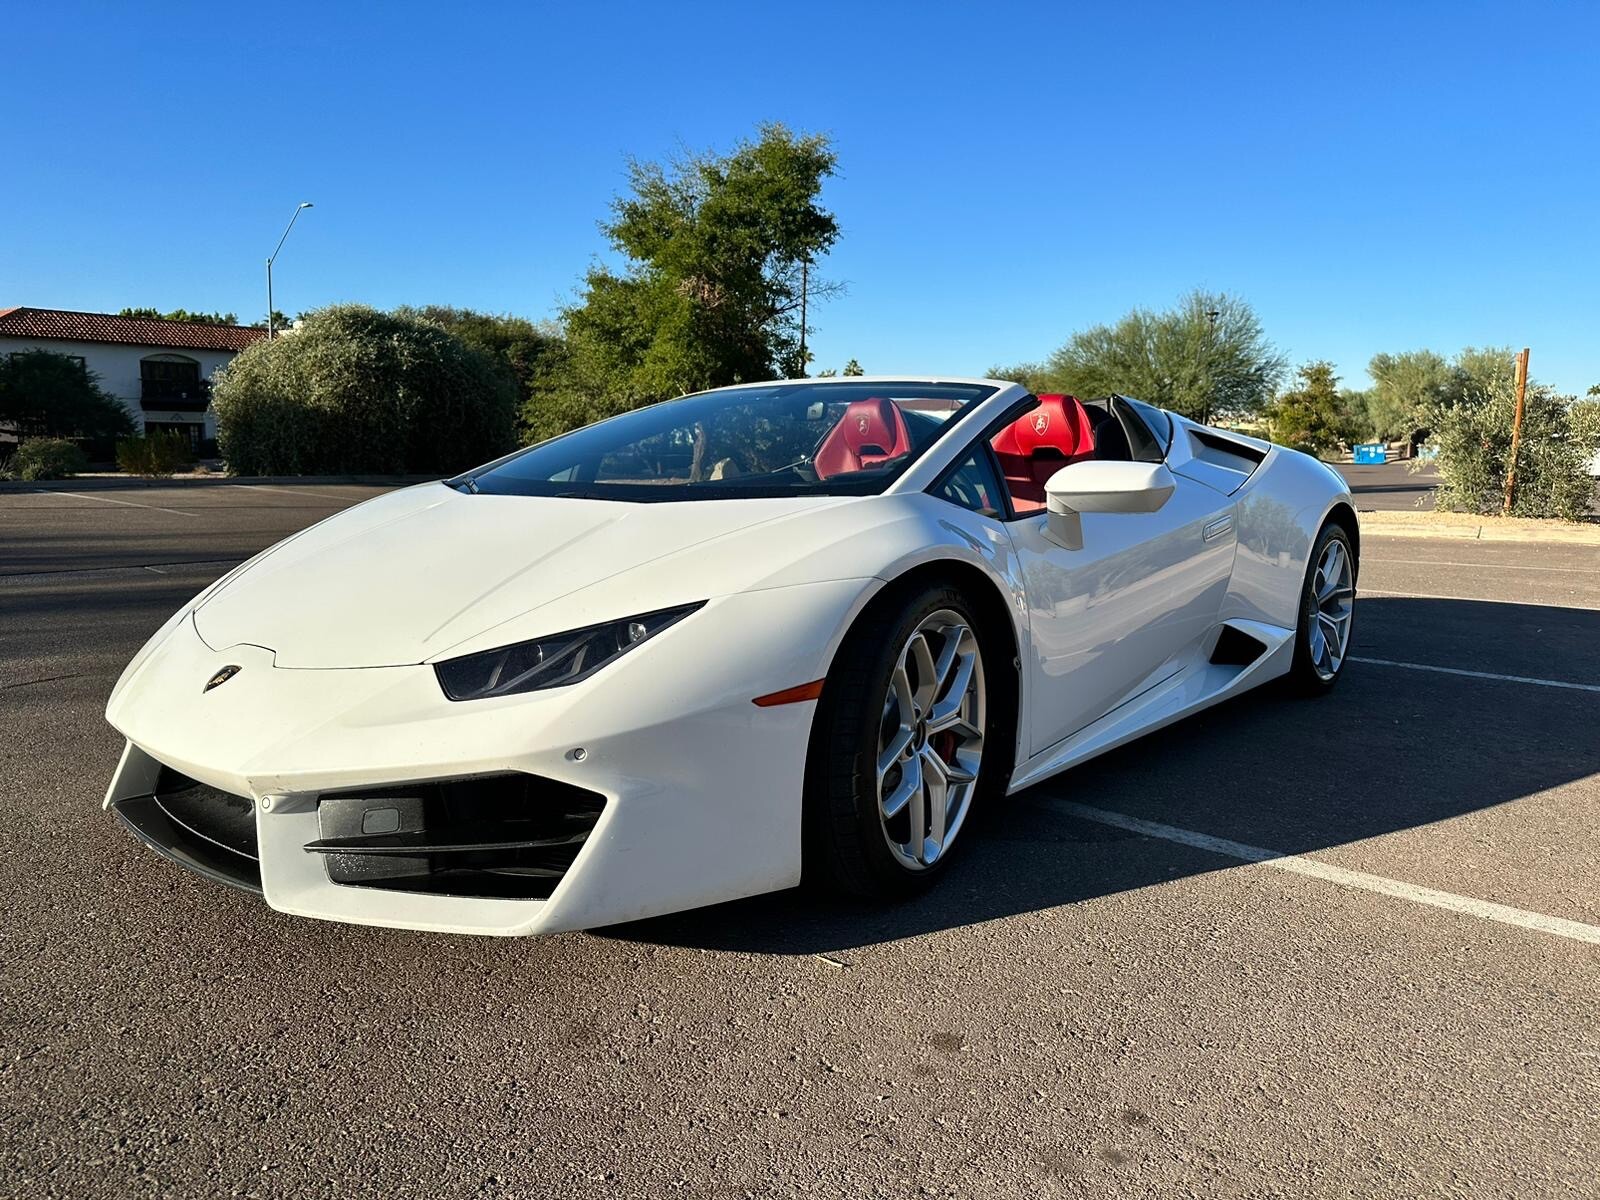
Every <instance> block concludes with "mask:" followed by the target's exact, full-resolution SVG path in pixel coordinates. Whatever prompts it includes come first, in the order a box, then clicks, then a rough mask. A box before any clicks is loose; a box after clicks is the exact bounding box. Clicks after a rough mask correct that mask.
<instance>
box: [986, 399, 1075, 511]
mask: <svg viewBox="0 0 1600 1200" xmlns="http://www.w3.org/2000/svg"><path fill="white" fill-rule="evenodd" d="M990 445H991V446H993V447H994V452H995V456H996V457H997V458H999V460H1000V469H1001V470H1002V471H1004V472H1005V476H1006V487H1007V489H1008V490H1009V491H1010V492H1011V502H1012V504H1013V505H1014V506H1015V507H1016V509H1017V510H1018V511H1019V512H1034V511H1036V510H1038V509H1041V508H1043V507H1044V485H1045V484H1046V483H1048V482H1049V480H1050V476H1052V475H1054V474H1055V473H1056V472H1057V471H1059V470H1060V469H1061V468H1062V467H1064V466H1066V465H1068V464H1069V463H1075V462H1081V461H1082V460H1084V459H1086V458H1093V457H1094V427H1093V426H1092V425H1091V424H1090V423H1089V414H1088V412H1087V411H1086V410H1085V409H1084V407H1083V405H1082V404H1080V403H1079V402H1078V398H1077V397H1076V396H1040V397H1039V407H1038V408H1035V409H1033V410H1032V411H1030V412H1026V413H1023V414H1022V416H1020V417H1018V418H1017V419H1016V420H1015V421H1013V422H1012V423H1011V424H1009V425H1007V426H1006V427H1005V428H1004V429H1002V430H1001V431H1000V432H999V433H997V434H996V435H995V436H994V440H993V441H991V442H990Z"/></svg>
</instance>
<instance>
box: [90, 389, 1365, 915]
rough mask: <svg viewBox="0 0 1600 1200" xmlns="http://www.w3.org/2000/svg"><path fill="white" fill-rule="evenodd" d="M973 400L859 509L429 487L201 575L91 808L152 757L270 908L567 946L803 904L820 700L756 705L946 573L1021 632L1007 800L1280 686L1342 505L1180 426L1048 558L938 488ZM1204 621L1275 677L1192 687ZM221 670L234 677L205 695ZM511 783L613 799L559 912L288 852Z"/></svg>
mask: <svg viewBox="0 0 1600 1200" xmlns="http://www.w3.org/2000/svg"><path fill="white" fill-rule="evenodd" d="M896 378H897V379H899V378H903V377H896ZM810 382H812V383H815V381H810ZM849 382H852V383H858V382H861V381H860V380H851V381H849ZM868 382H871V381H870V380H868ZM947 382H961V381H947ZM989 382H990V383H991V386H997V390H996V391H995V393H994V394H993V395H991V396H989V397H988V398H987V399H985V400H983V401H981V402H979V403H978V404H976V405H975V406H973V408H972V410H971V411H970V412H966V413H963V414H962V415H961V417H960V419H959V420H958V421H956V422H954V423H953V425H952V428H951V429H950V430H949V431H947V432H946V434H945V435H944V436H942V437H941V438H940V439H939V440H938V441H936V442H934V443H933V445H932V446H931V447H930V448H929V449H928V450H927V451H926V452H925V453H923V454H922V455H921V456H920V457H919V458H917V459H916V460H915V461H914V462H913V463H912V465H911V466H910V468H909V469H907V470H906V471H905V472H904V473H903V474H902V475H901V476H900V477H899V478H898V479H897V480H895V482H894V483H892V484H891V485H890V486H889V487H888V488H886V489H885V491H884V492H883V493H882V494H880V495H875V496H861V497H841V496H813V497H801V498H772V499H742V500H741V499H726V500H696V501H685V502H665V503H624V502H618V501H602V500H582V499H567V498H540V497H531V496H505V495H489V494H484V495H467V494H464V493H462V492H459V491H456V490H455V489H453V488H450V487H446V486H444V485H442V484H424V485H419V486H417V487H412V488H407V489H403V490H400V491H396V492H392V493H388V494H386V495H384V496H381V497H379V498H377V499H374V500H371V501H368V502H367V503H365V504H362V505H360V506H357V507H355V508H353V509H350V510H347V511H346V512H344V513H341V514H339V515H337V516H335V517H332V518H329V519H328V520H326V521H323V522H321V523H320V524H318V525H316V526H313V527H311V528H309V529H307V530H305V531H302V532H301V533H300V534H297V535H295V536H294V537H292V538H290V539H288V540H287V541H285V542H283V543H280V544H279V545H278V546H276V547H273V548H272V549H269V550H268V551H265V552H263V554H261V555H258V556H257V557H256V558H255V559H253V560H251V562H249V563H246V564H244V566H242V567H240V568H238V569H236V570H235V571H234V572H232V573H230V574H229V575H228V576H225V577H224V578H223V579H221V580H219V581H218V582H217V583H215V584H213V585H212V586H211V587H210V588H208V589H207V590H206V591H205V592H203V593H201V595H200V596H198V597H196V599H195V600H194V601H191V603H190V604H189V605H187V606H185V608H184V609H183V610H181V611H180V612H179V613H178V614H175V616H174V618H173V619H172V620H170V621H169V622H168V623H167V624H166V625H165V626H163V627H162V629H161V630H160V631H158V632H157V634H156V635H155V636H154V637H152V638H151V639H150V641H149V643H147V645H146V646H145V647H144V649H142V650H141V651H140V652H139V654H138V655H137V656H136V657H135V658H134V660H133V661H132V662H131V663H130V664H129V666H128V668H127V669H126V670H125V671H124V673H123V675H122V678H121V679H120V680H119V681H118V683H117V685H116V688H115V689H114V690H113V692H112V695H111V698H110V701H109V703H108V705H107V719H108V720H109V721H110V722H111V724H112V725H113V726H115V727H116V728H117V729H118V730H119V731H120V732H121V733H122V734H123V735H124V736H125V737H126V738H127V739H128V747H127V749H126V750H125V752H124V755H123V760H122V763H121V764H120V765H119V767H118V770H117V773H116V775H115V776H114V777H113V779H112V782H111V785H110V787H109V789H108V791H107V795H106V804H107V806H112V805H116V804H118V803H120V802H123V801H126V800H128V799H129V798H131V797H137V796H141V795H145V794H147V793H148V792H150V790H151V789H152V788H153V786H154V780H155V772H156V771H157V769H158V766H157V764H164V765H166V766H167V767H169V768H171V769H172V770H173V771H177V772H181V773H182V774H183V775H187V776H189V777H190V778H191V779H193V780H197V781H199V782H200V783H202V784H205V785H208V786H210V787H213V788H216V789H219V790H221V791H223V792H227V793H230V794H232V795H236V796H241V797H248V798H249V799H250V800H251V802H252V803H253V805H254V812H255V825H256V835H257V841H258V844H259V849H260V874H261V885H262V891H263V894H264V896H265V899H266V900H267V902H268V903H269V904H270V905H271V906H272V907H274V908H277V909H280V910H282V911H285V912H290V913H295V914H299V915H305V916H313V917H321V918H326V919H332V920H342V921H352V922H359V923H366V924H373V925H388V926H401V927H407V928H418V929H430V930H442V931H450V932H473V933H494V934H527V933H539V932H551V931H556V930H566V929H578V928H587V927H592V926H596V925H604V924H611V923H615V922H620V921H627V920H633V919H637V918H641V917H646V916H651V915H655V914H659V913H664V912H670V911H675V910H678V909H683V908H690V907H695V906H699V905H705V904H714V903H718V902H720V901H725V900H731V899H735V898H739V897H743V896H749V895H753V894H757V893H761V892H766V891H772V890H776V889H780V888H785V887H789V886H792V885H794V884H795V883H797V882H798V881H799V879H800V875H801V869H802V861H801V811H802V784H803V777H804V773H805V763H806V757H807V752H808V748H809V741H810V734H811V725H812V718H813V715H814V712H815V709H816V704H815V703H814V702H811V701H807V702H804V703H786V704H780V705H775V706H770V707H769V706H758V705H756V704H755V703H753V700H754V699H755V698H756V697H759V696H765V695H768V694H770V693H775V692H779V691H782V690H783V689H787V688H792V687H795V686H797V685H801V684H806V683H809V682H811V681H817V680H821V679H822V678H823V677H824V676H826V675H827V673H828V671H829V668H830V666H831V665H832V663H833V660H834V656H835V653H836V651H837V649H838V647H839V645H840V643H841V641H842V640H843V638H844V636H845V634H846V633H847V631H848V629H849V627H850V625H851V623H852V622H853V621H854V620H855V618H856V617H857V616H858V615H859V614H860V612H861V611H862V609H863V608H864V607H865V606H867V605H868V604H869V603H870V602H871V601H872V599H873V597H874V596H876V595H877V594H878V593H879V592H880V591H881V590H882V589H883V588H885V587H886V586H888V585H889V584H890V583H891V582H892V581H894V580H897V579H899V578H901V577H902V576H904V575H905V574H906V573H907V572H909V571H914V570H918V569H920V568H926V567H929V566H931V565H938V564H943V566H942V567H941V569H944V570H951V569H958V568H959V569H963V570H965V571H967V572H968V573H969V574H968V575H966V576H963V577H962V578H963V579H968V580H971V581H973V584H974V586H976V584H977V581H978V580H979V579H980V578H981V579H982V580H985V581H986V584H985V586H988V587H991V588H992V589H993V592H994V598H995V599H996V600H997V601H998V605H997V606H996V607H997V608H998V607H1000V606H1003V607H1004V610H1005V611H1006V612H1007V613H1008V614H1009V620H1010V628H1009V630H1007V633H1008V635H1009V637H1010V638H1011V639H1012V640H1013V641H1014V643H1015V645H1016V647H1017V656H1018V660H1019V663H1020V669H1019V672H1018V675H1019V678H1018V679H1017V684H1016V686H1017V689H1018V695H1019V700H1018V704H1019V720H1018V722H1017V724H1018V728H1017V744H1016V747H1015V760H1014V761H1015V768H1014V771H1013V774H1012V777H1011V780H1010V790H1012V791H1015V790H1018V789H1020V788H1023V787H1026V786H1028V785H1029V784H1032V783H1035V782H1038V781H1039V780H1041V779H1044V778H1046V777H1047V776H1049V775H1051V774H1053V773H1055V772H1057V771H1060V770H1063V769H1065V768H1066V767H1068V766H1071V765H1073V764H1074V763H1077V762H1081V761H1082V760H1084V759H1085V758H1088V757H1091V756H1092V755H1094V754H1097V753H1100V752H1103V751H1104V750H1107V749H1110V748H1111V747H1113V746H1115V745H1119V744H1121V743H1122V742H1125V741H1127V740H1129V739H1131V738H1133V737H1137V736H1139V735H1140V734H1142V733H1146V732H1150V731H1151V730H1153V729H1157V728H1160V727H1161V726H1163V725H1165V724H1168V723H1170V722H1172V721H1174V720H1177V719H1180V718H1181V717H1183V716H1186V715H1188V714H1190V713H1193V712H1196V711H1198V710H1200V709H1201V708H1204V707H1206V706H1208V705H1210V704H1214V703H1217V702H1218V701H1220V700H1222V699H1225V698H1227V697H1228V696H1231V695H1234V694H1237V693H1238V692H1239V691H1242V690H1244V689H1245V688H1248V687H1252V686H1254V685H1256V684H1258V683H1261V682H1264V681H1265V680H1267V679H1269V678H1272V677H1274V676H1276V675H1279V674H1282V673H1283V672H1284V671H1285V670H1287V669H1288V665H1289V657H1290V655H1291V654H1292V650H1293V645H1292V639H1293V633H1294V629H1295V624H1296V619H1297V613H1298V605H1299V596H1300V588H1301V585H1302V581H1303V579H1304V577H1305V571H1306V564H1307V558H1308V555H1309V553H1310V548H1311V545H1312V542H1313V540H1314V539H1315V537H1316V535H1317V532H1318V530H1319V529H1320V528H1321V526H1322V524H1323V522H1324V521H1325V520H1326V519H1327V517H1328V515H1329V513H1330V511H1331V510H1332V509H1333V508H1334V507H1335V506H1337V505H1345V506H1347V507H1352V506H1350V497H1349V493H1348V490H1347V489H1346V488H1345V485H1344V483H1343V481H1342V480H1341V479H1340V478H1339V477H1338V476H1337V475H1336V474H1334V473H1333V472H1332V471H1330V470H1329V469H1328V468H1325V467H1323V466H1322V465H1321V464H1319V463H1317V462H1315V461H1314V460H1312V459H1310V458H1307V457H1305V456H1302V455H1298V454H1295V453H1293V452H1292V451H1287V450H1283V449H1280V448H1277V447H1272V446H1269V445H1268V444H1266V443H1259V442H1254V441H1251V440H1248V439H1235V440H1236V441H1239V442H1241V443H1243V444H1245V445H1247V446H1248V447H1250V448H1252V450H1253V451H1254V452H1256V453H1258V454H1261V455H1264V457H1263V458H1262V461H1261V463H1260V465H1259V466H1258V467H1256V469H1255V470H1254V471H1253V472H1251V473H1249V474H1248V477H1245V476H1243V475H1241V476H1240V477H1239V478H1238V479H1237V480H1234V479H1231V478H1230V477H1229V476H1228V475H1227V473H1226V472H1225V471H1224V472H1223V473H1222V474H1220V475H1219V474H1218V469H1217V468H1216V467H1215V464H1214V463H1208V462H1205V461H1202V460H1201V459H1198V458H1196V453H1195V452H1196V446H1197V445H1198V443H1193V442H1192V441H1191V434H1192V433H1193V432H1194V431H1195V430H1198V429H1199V427H1198V426H1194V425H1193V424H1192V423H1190V422H1186V421H1184V420H1183V419H1182V418H1174V421H1173V425H1174V429H1173V435H1174V436H1173V444H1172V447H1171V450H1170V452H1169V454H1168V458H1167V465H1168V467H1169V468H1170V470H1171V471H1172V473H1173V476H1174V477H1175V479H1176V481H1177V486H1176V488H1175V491H1174V494H1173V495H1172V497H1171V498H1170V499H1169V500H1168V501H1167V502H1166V503H1165V504H1164V505H1163V506H1162V507H1161V509H1160V510H1159V511H1157V512H1154V513H1115V512H1105V513H1097V512H1090V513H1085V514H1083V516H1082V520H1083V531H1084V548H1083V549H1082V550H1066V549H1063V548H1062V547H1061V546H1059V545H1057V544H1055V543H1052V542H1051V541H1049V540H1048V539H1047V538H1046V537H1045V536H1044V529H1045V525H1046V517H1045V515H1044V514H1043V513H1037V514H1034V515H1031V516H1019V517H1017V518H1015V519H1012V520H1001V519H997V518H995V517H991V516H987V515H983V514H980V513H977V512H973V511H971V510H969V509H967V508H963V507H961V506H958V505H956V504H953V503H950V502H949V501H947V500H944V499H941V498H938V497H936V496H934V495H930V494H929V492H928V489H929V488H930V487H932V486H933V485H934V484H935V483H936V481H938V480H939V479H940V478H941V476H942V475H943V474H944V472H945V471H946V469H947V468H949V467H950V466H952V465H953V464H955V463H957V462H960V461H962V460H963V459H964V458H966V457H967V456H969V455H970V454H971V453H972V450H973V445H974V444H975V443H974V438H975V437H976V436H977V435H979V434H981V433H983V431H984V430H985V429H986V428H987V427H988V426H990V425H991V424H992V423H993V422H994V421H995V420H997V419H999V418H1001V417H1002V416H1005V415H1006V414H1007V413H1008V411H1009V410H1011V409H1013V408H1014V407H1015V406H1016V405H1017V404H1018V402H1019V401H1023V400H1025V399H1026V398H1027V393H1026V392H1025V391H1024V389H1022V388H1020V387H1018V386H1017V385H1014V384H1000V385H994V384H993V381H989ZM1213 436H1214V435H1213ZM1228 436H1232V435H1228ZM1352 511H1353V507H1352ZM702 601H703V602H704V608H702V609H701V610H700V611H698V612H695V613H693V614H692V615H690V616H688V617H686V618H684V619H683V620H681V621H680V622H679V623H677V624H675V625H672V626H670V627H669V628H667V629H666V630H665V631H664V632H662V633H660V634H659V635H658V636H655V637H653V638H652V639H651V640H650V642H649V643H648V644H647V645H644V646H641V647H639V648H638V649H637V650H635V651H634V652H632V653H628V654H625V655H623V656H621V657H620V658H618V659H616V660H615V661H614V662H612V663H610V664H609V665H607V666H605V667H604V668H602V669H600V670H599V671H597V672H596V673H594V674H593V675H591V676H589V677H588V678H585V679H583V680H582V681H580V682H578V683H575V684H571V685H569V686H564V687H559V688H553V689H550V690H547V691H537V692H530V693H526V694H521V695H514V696H507V697H502V698H492V699H481V700H470V701H464V702H452V701H450V700H448V699H446V698H445V696H444V695H443V693H442V692H441V688H440V684H439V681H438V679H436V677H435V672H434V668H433V665H432V664H435V663H437V662H438V661H440V660H441V659H453V658H455V657H458V656H461V655H466V654H470V653H474V652H477V651H481V650H489V649H494V648H498V647H501V646H505V645H509V644H513V643H517V642H520V641H526V640H531V639H536V638H541V637H546V636H548V635H552V634H554V633H558V632H561V631H564V630H569V629H576V628H581V627H586V626H589V625H592V624H595V623H598V622H603V621H611V620H617V619H622V618H626V617H629V616H631V615H634V614H638V613H644V612H651V611H657V610H661V609H665V608H670V607H674V606H678V605H684V604H693V603H699V602H702ZM1225 624H1226V625H1231V626H1232V627H1233V628H1234V629H1235V630H1237V631H1238V632H1240V633H1243V634H1246V635H1248V636H1249V637H1252V638H1254V639H1255V640H1256V641H1257V642H1259V643H1260V644H1261V645H1262V647H1264V651H1263V653H1262V654H1261V655H1260V656H1259V657H1258V658H1256V659H1255V660H1254V661H1253V662H1251V663H1249V664H1247V665H1244V666H1224V665H1218V664H1213V663H1211V662H1210V661H1209V658H1210V656H1211V652H1212V648H1213V646H1214V645H1215V643H1216V640H1217V638H1218V636H1219V635H1220V633H1221V631H1222V628H1223V626H1224V625H1225ZM223 666H234V667H237V668H238V673H237V675H236V676H235V677H233V678H232V679H231V680H230V681H229V682H227V684H226V686H225V687H217V688H216V689H215V690H203V685H205V684H206V683H207V681H208V679H209V678H210V677H211V676H212V675H213V673H214V672H216V671H218V670H219V668H221V667H223ZM579 751H581V753H579ZM504 772H520V773H526V774H528V775H533V776H539V777H542V778H545V779H549V780H554V781H557V782H558V783H560V784H563V785H572V786H574V787H581V788H584V789H587V790H589V791H592V792H595V793H597V794H599V795H600V796H603V797H604V798H605V801H606V804H605V808H604V810H603V812H602V814H601V816H600V817H599V819H598V823H597V824H596V825H595V827H594V829H593V832H592V833H591V834H590V836H589V838H588V840H587V841H586V842H585V843H584V844H583V848H582V849H581V851H579V853H578V857H577V858H576V860H575V861H574V862H573V864H572V865H571V867H570V868H569V869H568V870H567V871H566V873H565V875H564V876H563V877H562V878H561V879H560V881H559V883H557V884H556V885H555V887H554V890H553V891H552V892H551V894H550V895H549V897H548V899H541V900H532V899H493V898H476V897H465V896H458V895H440V894H432V893H421V892H417V893H412V892H398V891H390V890H381V889H375V888H367V887H359V886H348V885H345V884H340V883H335V882H333V881H332V880H331V879H330V877H329V874H328V872H327V871H326V870H325V869H324V864H323V860H322V858H321V857H320V856H319V855H317V854H312V853H307V852H306V851H305V846H306V845H307V844H308V843H309V842H312V841H314V840H315V839H316V838H317V837H318V815H317V804H318V799H319V797H320V796H321V795H323V794H325V793H328V792H332V791H338V790H340V789H347V788H362V787H370V786H374V785H404V784H416V783H422V782H427V781H432V780H451V779H462V778H466V777H475V776H480V775H493V774H497V773H504Z"/></svg>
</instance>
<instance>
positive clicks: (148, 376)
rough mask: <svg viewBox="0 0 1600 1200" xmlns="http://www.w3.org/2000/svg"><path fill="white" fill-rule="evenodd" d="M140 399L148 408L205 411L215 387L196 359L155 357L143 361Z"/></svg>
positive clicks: (150, 356)
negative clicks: (206, 377)
mask: <svg viewBox="0 0 1600 1200" xmlns="http://www.w3.org/2000/svg"><path fill="white" fill-rule="evenodd" d="M139 400H140V402H141V404H142V406H143V407H144V408H146V409H150V408H166V409H172V410H174V411H177V412H204V411H205V410H206V406H207V405H208V404H209V403H210V402H211V387H210V384H209V383H208V382H207V381H206V380H203V379H201V378H200V364H199V363H198V362H196V361H195V360H194V359H192V358H188V357H186V356H185V355H182V354H151V355H148V356H146V357H145V358H142V359H140V360H139Z"/></svg>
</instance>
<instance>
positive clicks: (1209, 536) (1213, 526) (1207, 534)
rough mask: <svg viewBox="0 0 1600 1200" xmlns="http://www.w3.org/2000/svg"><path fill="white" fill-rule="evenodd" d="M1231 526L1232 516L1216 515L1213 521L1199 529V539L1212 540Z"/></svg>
mask: <svg viewBox="0 0 1600 1200" xmlns="http://www.w3.org/2000/svg"><path fill="white" fill-rule="evenodd" d="M1232 528H1233V518H1232V517H1231V516H1230V517H1218V518H1217V519H1216V520H1215V521H1212V522H1211V523H1210V524H1209V525H1207V526H1206V527H1205V528H1204V529H1202V530H1201V531H1200V540H1201V541H1203V542H1214V541H1216V540H1217V539H1218V538H1219V537H1221V536H1222V535H1223V534H1225V533H1227V532H1228V531H1229V530H1230V529H1232Z"/></svg>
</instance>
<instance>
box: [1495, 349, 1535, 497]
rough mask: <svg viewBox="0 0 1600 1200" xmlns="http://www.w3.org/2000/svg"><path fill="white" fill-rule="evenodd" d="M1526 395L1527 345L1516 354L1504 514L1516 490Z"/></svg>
mask: <svg viewBox="0 0 1600 1200" xmlns="http://www.w3.org/2000/svg"><path fill="white" fill-rule="evenodd" d="M1527 395H1528V347H1526V346H1524V347H1523V348H1522V353H1521V354H1519V355H1517V412H1516V415H1515V416H1513V417H1512V418H1511V458H1510V461H1509V462H1507V464H1506V503H1505V507H1504V508H1503V509H1501V510H1500V511H1501V513H1502V514H1503V515H1504V516H1508V517H1509V516H1510V515H1511V498H1512V496H1514V495H1515V494H1516V491H1517V447H1518V446H1519V445H1521V443H1522V409H1523V405H1524V402H1525V401H1526V399H1527Z"/></svg>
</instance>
